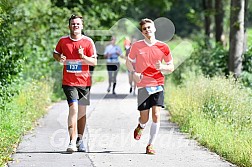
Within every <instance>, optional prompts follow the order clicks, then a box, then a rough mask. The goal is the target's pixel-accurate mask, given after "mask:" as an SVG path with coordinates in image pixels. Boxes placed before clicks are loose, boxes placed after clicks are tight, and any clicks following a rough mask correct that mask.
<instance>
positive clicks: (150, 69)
mask: <svg viewBox="0 0 252 167" xmlns="http://www.w3.org/2000/svg"><path fill="white" fill-rule="evenodd" d="M139 24H140V30H141V31H142V34H143V35H144V39H143V40H139V41H137V42H135V43H134V44H133V45H132V47H131V49H130V52H129V55H128V58H127V60H126V66H127V68H128V70H129V71H130V72H131V73H132V74H133V78H134V80H135V81H136V82H137V87H138V97H137V102H138V110H139V111H140V117H139V124H138V126H137V128H136V129H135V131H134V138H135V139H136V140H139V139H140V137H141V134H142V131H143V129H144V128H145V125H146V123H147V122H148V120H149V111H150V109H152V121H153V122H152V124H151V128H150V139H149V142H148V145H147V147H146V153H147V154H155V150H154V149H153V143H154V141H155V139H156V136H157V134H158V131H159V127H160V110H161V107H163V106H164V81H165V79H164V75H163V74H162V73H163V72H164V73H170V72H172V71H174V65H173V58H172V55H171V51H170V49H169V47H168V45H167V44H165V43H163V42H161V41H158V40H156V38H155V32H156V28H155V25H154V22H153V21H152V20H150V19H142V20H141V21H140V23H139ZM162 61H164V62H165V64H163V63H162ZM133 63H134V65H135V68H134V67H133Z"/></svg>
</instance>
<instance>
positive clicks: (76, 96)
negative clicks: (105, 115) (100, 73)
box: [62, 85, 90, 106]
mask: <svg viewBox="0 0 252 167" xmlns="http://www.w3.org/2000/svg"><path fill="white" fill-rule="evenodd" d="M62 88H63V90H64V93H65V95H66V98H67V102H68V104H70V103H73V102H78V104H80V105H85V106H86V105H89V104H90V86H87V87H85V86H84V87H83V86H68V85H62Z"/></svg>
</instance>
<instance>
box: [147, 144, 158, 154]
mask: <svg viewBox="0 0 252 167" xmlns="http://www.w3.org/2000/svg"><path fill="white" fill-rule="evenodd" d="M146 154H151V155H154V154H156V151H155V150H154V149H153V145H151V144H149V145H148V146H147V147H146Z"/></svg>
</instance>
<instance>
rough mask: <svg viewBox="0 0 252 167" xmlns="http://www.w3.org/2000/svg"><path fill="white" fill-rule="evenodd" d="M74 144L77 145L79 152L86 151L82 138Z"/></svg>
mask: <svg viewBox="0 0 252 167" xmlns="http://www.w3.org/2000/svg"><path fill="white" fill-rule="evenodd" d="M76 146H77V149H78V151H79V152H86V148H85V145H84V143H83V140H79V141H77V143H76Z"/></svg>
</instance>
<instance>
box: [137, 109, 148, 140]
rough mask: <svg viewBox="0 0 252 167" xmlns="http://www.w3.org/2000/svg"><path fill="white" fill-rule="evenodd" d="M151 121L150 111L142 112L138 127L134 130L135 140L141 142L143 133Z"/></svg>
mask: <svg viewBox="0 0 252 167" xmlns="http://www.w3.org/2000/svg"><path fill="white" fill-rule="evenodd" d="M148 120H149V110H142V111H140V117H139V119H138V125H137V127H136V129H135V130H134V138H135V139H136V140H139V139H140V138H141V136H142V131H143V129H144V128H145V126H146V123H147V122H148Z"/></svg>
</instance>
